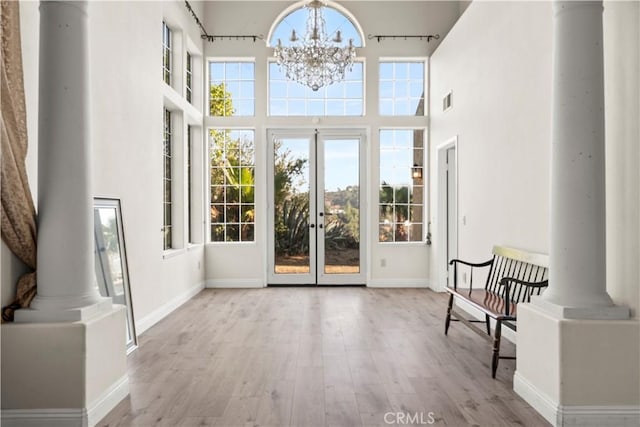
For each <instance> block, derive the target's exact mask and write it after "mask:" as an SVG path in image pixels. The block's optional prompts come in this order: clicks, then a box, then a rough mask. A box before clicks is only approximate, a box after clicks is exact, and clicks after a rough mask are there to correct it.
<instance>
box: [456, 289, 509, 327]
mask: <svg viewBox="0 0 640 427" xmlns="http://www.w3.org/2000/svg"><path fill="white" fill-rule="evenodd" d="M446 291H447V292H449V293H452V294H455V295H458V296H460V297H462V298H464V300H465V302H467V303H468V304H471V305H472V306H474V307H475V308H477V309H478V310H480V311H482V312H483V313H485V314H490V315H491V316H492V318H495V319H503V320H516V314H517V313H516V311H517V308H518V304H516V303H514V302H512V301H510V302H509V313H510V314H509V315H508V316H507V315H506V314H504V313H505V312H506V308H505V306H504V305H505V302H504V298H503V297H501V296H498V295H496V294H495V293H493V292H490V291H487V290H486V289H471V292H469V291H470V290H469V289H465V288H458V289H457V290H456V289H453V288H446Z"/></svg>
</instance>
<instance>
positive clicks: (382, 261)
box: [380, 258, 387, 267]
mask: <svg viewBox="0 0 640 427" xmlns="http://www.w3.org/2000/svg"><path fill="white" fill-rule="evenodd" d="M386 266H387V259H386V258H380V267H386Z"/></svg>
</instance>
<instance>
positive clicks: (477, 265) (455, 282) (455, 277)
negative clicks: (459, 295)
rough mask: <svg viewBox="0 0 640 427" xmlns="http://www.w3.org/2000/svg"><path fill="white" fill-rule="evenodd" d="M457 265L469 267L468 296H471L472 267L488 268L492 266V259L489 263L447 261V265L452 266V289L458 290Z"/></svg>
mask: <svg viewBox="0 0 640 427" xmlns="http://www.w3.org/2000/svg"><path fill="white" fill-rule="evenodd" d="M458 264H463V265H467V266H469V267H471V277H470V278H469V295H471V289H472V288H473V268H474V267H488V266H490V265H492V264H493V258H492V259H490V260H489V261H485V262H480V263H475V262H468V261H463V260H461V259H452V260H451V261H449V265H453V289H454V290H458Z"/></svg>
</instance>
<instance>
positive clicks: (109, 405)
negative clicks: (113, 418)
mask: <svg viewBox="0 0 640 427" xmlns="http://www.w3.org/2000/svg"><path fill="white" fill-rule="evenodd" d="M128 394H129V377H128V376H127V375H124V376H123V377H122V378H120V379H119V380H118V381H116V382H115V383H114V384H112V385H111V386H110V387H109V388H108V389H106V390H105V391H104V392H103V393H102V395H101V396H100V397H99V398H97V399H96V400H95V401H94V402H92V403H91V404H90V405H89V407H88V408H87V418H88V424H89V425H90V426H94V425H96V424H97V423H98V422H99V421H100V420H101V419H103V418H104V417H105V416H106V415H107V414H108V413H109V412H111V410H112V409H113V408H115V407H116V405H118V403H120V402H121V401H122V400H123V399H124V398H125V397H127V395H128Z"/></svg>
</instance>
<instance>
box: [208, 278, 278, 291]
mask: <svg viewBox="0 0 640 427" xmlns="http://www.w3.org/2000/svg"><path fill="white" fill-rule="evenodd" d="M264 287H265V284H264V281H263V280H262V279H209V280H207V281H206V282H205V288H230V289H242V288H264Z"/></svg>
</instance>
